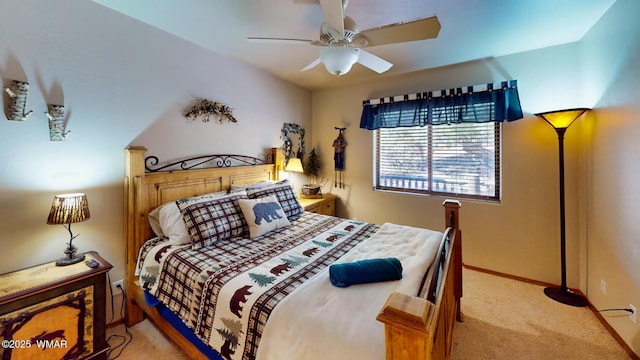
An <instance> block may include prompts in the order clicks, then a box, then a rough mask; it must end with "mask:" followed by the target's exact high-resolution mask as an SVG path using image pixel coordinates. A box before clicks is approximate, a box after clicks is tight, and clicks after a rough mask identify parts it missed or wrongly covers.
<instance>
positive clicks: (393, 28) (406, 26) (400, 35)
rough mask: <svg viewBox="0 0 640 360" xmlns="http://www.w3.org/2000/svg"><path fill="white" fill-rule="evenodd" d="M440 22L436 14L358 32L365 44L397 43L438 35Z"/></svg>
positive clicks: (431, 37)
mask: <svg viewBox="0 0 640 360" xmlns="http://www.w3.org/2000/svg"><path fill="white" fill-rule="evenodd" d="M439 32H440V22H439V21H438V18H437V17H436V16H432V17H430V18H426V19H420V20H414V21H409V22H405V23H396V24H390V25H385V26H381V27H378V28H374V29H368V30H364V31H361V32H360V35H363V36H364V37H366V38H367V46H377V45H386V44H397V43H403V42H408V41H417V40H426V39H433V38H436V37H438V33H439Z"/></svg>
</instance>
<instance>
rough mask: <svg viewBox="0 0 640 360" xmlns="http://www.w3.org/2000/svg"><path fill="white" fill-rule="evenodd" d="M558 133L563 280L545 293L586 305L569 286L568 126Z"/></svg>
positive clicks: (563, 301)
mask: <svg viewBox="0 0 640 360" xmlns="http://www.w3.org/2000/svg"><path fill="white" fill-rule="evenodd" d="M555 130H556V132H557V133H558V145H559V161H558V162H559V170H560V171H559V172H560V264H561V271H562V281H561V283H560V287H559V288H557V287H547V288H545V289H544V293H545V294H546V295H547V296H548V297H550V298H552V299H553V300H555V301H558V302H561V303H563V304H567V305H571V306H586V305H587V299H586V298H585V297H584V296H582V295H579V294H576V293H573V292H570V291H569V289H568V288H567V249H566V247H567V246H566V237H565V202H564V133H565V131H567V128H555Z"/></svg>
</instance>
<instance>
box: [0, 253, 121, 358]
mask: <svg viewBox="0 0 640 360" xmlns="http://www.w3.org/2000/svg"><path fill="white" fill-rule="evenodd" d="M89 259H94V260H96V261H98V263H99V265H98V266H96V267H94V268H91V267H89V266H88V265H87V264H86V263H85V262H80V263H77V264H73V265H68V266H56V265H55V262H50V263H46V264H41V265H37V266H33V267H29V268H26V269H22V270H18V271H14V272H11V273H7V274H3V275H0V340H1V341H2V347H0V354H1V355H0V358H2V359H63V358H64V359H106V357H107V352H108V350H109V346H108V344H107V341H106V335H105V329H106V319H105V318H106V309H105V305H106V297H105V296H106V295H105V293H106V286H107V280H106V279H107V272H108V271H109V270H110V269H111V267H112V266H111V264H109V263H108V262H107V261H106V260H105V259H103V258H102V257H100V255H98V254H97V253H96V252H88V253H86V254H85V260H89Z"/></svg>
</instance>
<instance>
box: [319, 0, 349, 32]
mask: <svg viewBox="0 0 640 360" xmlns="http://www.w3.org/2000/svg"><path fill="white" fill-rule="evenodd" d="M320 7H321V8H322V16H323V17H324V22H325V23H326V24H327V25H328V26H329V27H330V28H331V29H333V30H335V31H336V35H337V37H336V40H342V39H344V7H343V4H342V0H320Z"/></svg>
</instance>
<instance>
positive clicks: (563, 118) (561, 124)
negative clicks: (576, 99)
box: [536, 108, 590, 129]
mask: <svg viewBox="0 0 640 360" xmlns="http://www.w3.org/2000/svg"><path fill="white" fill-rule="evenodd" d="M588 110H590V109H587V108H576V109H567V110H557V111H548V112H544V113H538V114H536V116H538V117H541V118H542V119H544V121H546V122H547V123H548V124H549V125H551V126H553V127H554V128H555V129H566V128H568V127H569V126H570V125H571V124H572V123H573V122H574V121H575V120H576V119H577V118H579V117H580V115H582V114H584V113H585V112H586V111H588Z"/></svg>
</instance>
